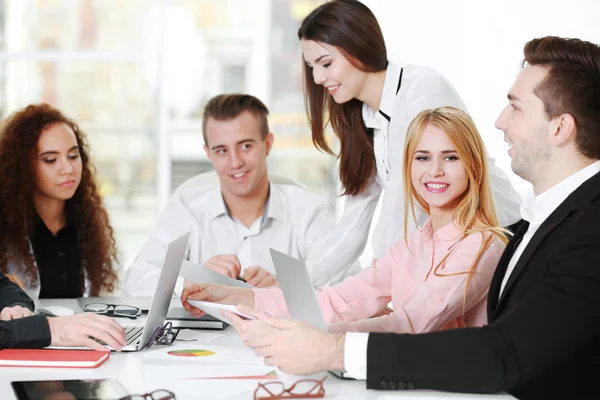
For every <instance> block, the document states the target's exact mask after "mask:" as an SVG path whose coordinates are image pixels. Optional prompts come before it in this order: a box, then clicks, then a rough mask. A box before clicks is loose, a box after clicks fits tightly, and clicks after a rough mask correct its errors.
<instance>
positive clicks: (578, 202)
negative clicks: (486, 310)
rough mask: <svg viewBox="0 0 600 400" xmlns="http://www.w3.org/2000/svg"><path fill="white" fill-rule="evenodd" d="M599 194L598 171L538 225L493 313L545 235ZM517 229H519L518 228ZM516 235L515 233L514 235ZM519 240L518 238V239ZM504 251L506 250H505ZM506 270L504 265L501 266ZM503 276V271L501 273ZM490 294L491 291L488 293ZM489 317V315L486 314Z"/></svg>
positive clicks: (498, 285)
mask: <svg viewBox="0 0 600 400" xmlns="http://www.w3.org/2000/svg"><path fill="white" fill-rule="evenodd" d="M599 194H600V173H597V174H596V175H594V176H593V177H591V178H590V179H588V180H587V181H585V182H584V183H583V184H582V185H581V186H579V188H577V189H576V190H575V191H574V192H573V193H571V194H570V195H569V196H568V197H567V198H566V199H565V201H563V202H562V203H561V204H560V205H559V206H558V208H557V209H556V210H554V212H553V213H552V214H550V216H549V217H548V218H547V219H546V220H545V221H544V222H543V223H542V225H540V227H539V229H538V230H537V231H536V233H535V234H534V235H533V237H532V238H531V241H530V242H529V243H528V244H527V247H526V248H525V250H524V251H523V253H522V254H521V257H519V260H518V261H517V264H516V265H515V268H514V269H513V271H512V273H511V275H510V277H509V278H508V281H507V282H506V286H505V287H504V290H503V291H502V295H501V296H500V299H499V300H498V302H497V303H496V305H495V307H494V308H493V310H494V314H495V313H497V311H498V310H499V309H500V306H501V305H502V302H503V301H504V300H505V299H506V297H507V296H508V294H509V292H510V290H511V288H512V287H513V285H514V284H515V282H516V281H517V279H518V278H519V276H520V275H521V274H522V273H523V271H524V269H525V267H526V266H527V264H528V263H529V260H530V259H531V257H533V255H534V254H535V253H536V251H537V250H538V248H539V247H540V245H541V244H542V242H543V241H544V239H545V238H546V236H548V235H549V234H550V232H552V231H553V230H554V229H555V228H556V227H557V226H558V225H559V224H560V223H561V222H563V221H564V220H565V219H567V217H569V216H570V215H571V214H572V213H573V212H576V211H577V210H579V209H582V208H583V207H585V206H586V205H587V204H589V203H590V202H592V201H594V200H595V199H596V198H597V197H598V196H599ZM519 230H521V229H520V228H519ZM524 234H525V232H522V235H521V236H520V239H522V238H523V235H524ZM515 236H516V235H515ZM514 240H515V242H516V239H514ZM519 242H520V240H519ZM517 245H518V243H517V244H516V245H515V246H514V249H513V250H512V252H511V255H512V254H513V253H514V250H515V249H516V248H517ZM505 253H506V252H505ZM502 261H505V262H506V265H508V262H510V258H508V260H504V255H503V257H502ZM503 267H504V270H505V271H506V266H503ZM501 275H502V277H504V273H502V274H501ZM494 278H497V275H494ZM494 284H495V287H494V293H495V297H496V298H498V292H499V290H500V286H501V284H502V278H499V279H498V280H497V281H495V282H494ZM490 295H491V293H490ZM488 319H489V316H488Z"/></svg>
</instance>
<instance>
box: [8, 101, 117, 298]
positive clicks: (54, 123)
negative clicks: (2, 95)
mask: <svg viewBox="0 0 600 400" xmlns="http://www.w3.org/2000/svg"><path fill="white" fill-rule="evenodd" d="M0 232H1V234H0V272H4V273H6V274H7V275H8V276H9V278H11V280H13V281H14V282H16V283H17V284H20V285H21V286H23V288H24V289H25V291H27V293H28V294H29V295H30V296H31V297H33V298H36V297H39V298H74V297H81V296H83V295H90V296H98V295H100V294H102V293H106V292H112V291H113V290H114V289H115V286H116V283H117V280H118V277H117V272H116V265H117V251H116V244H115V239H114V232H113V229H112V227H111V226H110V223H109V218H108V213H107V212H106V209H105V208H104V205H103V204H102V199H101V197H100V195H99V194H98V185H97V183H96V179H95V168H94V167H93V165H92V163H91V161H90V158H89V147H88V144H87V140H86V137H85V134H84V133H83V131H81V129H80V128H79V126H77V124H76V123H75V122H73V121H72V120H70V119H68V118H67V117H65V116H64V115H63V114H62V113H61V112H60V111H59V110H57V109H56V108H54V107H52V106H50V105H48V104H38V105H29V106H27V107H25V108H24V109H22V110H20V111H17V112H16V113H14V114H13V115H11V116H10V117H9V118H8V119H7V120H6V121H5V123H4V126H3V127H2V130H1V133H0Z"/></svg>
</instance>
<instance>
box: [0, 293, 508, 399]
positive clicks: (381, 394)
mask: <svg viewBox="0 0 600 400" xmlns="http://www.w3.org/2000/svg"><path fill="white" fill-rule="evenodd" d="M43 304H46V305H49V304H60V305H64V306H69V307H71V308H73V309H74V310H76V311H79V310H80V309H79V307H78V306H77V303H76V301H75V300H52V301H47V300H44V301H43ZM129 321H130V320H128V319H125V320H124V321H119V322H121V323H126V322H129ZM138 323H139V324H143V319H142V318H140V319H138V320H137V322H136V324H138ZM194 332H197V334H198V335H202V332H204V333H206V332H211V333H212V332H214V333H221V334H223V335H225V336H223V337H220V338H217V339H214V340H212V341H210V342H205V341H202V342H190V343H196V344H199V343H202V344H206V345H210V346H230V347H233V346H235V347H238V346H239V347H240V348H243V347H244V346H243V344H242V343H241V341H240V339H239V337H238V336H237V334H236V332H235V331H234V330H233V329H232V328H231V327H228V328H226V329H225V330H223V331H194ZM141 354H142V352H130V353H115V352H113V353H112V354H111V356H110V359H109V360H108V361H106V362H105V363H104V364H103V365H102V366H100V367H99V368H96V369H83V368H81V369H78V368H62V369H61V368H56V369H53V368H2V367H0V399H2V400H13V399H15V400H16V396H15V394H14V392H13V390H12V388H11V385H10V382H11V381H23V380H62V379H104V378H114V379H117V380H118V381H119V382H120V383H121V384H122V385H123V386H124V387H125V388H126V390H127V391H128V393H130V394H143V393H148V392H151V391H153V390H156V389H168V390H171V391H172V392H174V393H175V394H176V396H177V400H188V399H189V400H191V399H200V398H207V399H216V398H233V399H252V395H253V392H254V388H255V387H256V386H257V384H256V381H253V382H249V381H241V380H240V381H239V382H238V381H233V382H232V381H229V380H219V381H217V380H210V381H204V380H193V381H189V380H180V379H177V376H174V374H173V372H171V371H170V369H172V368H169V365H164V366H162V365H160V366H159V367H158V368H161V369H164V373H163V371H160V372H161V374H160V377H158V378H157V376H156V373H153V374H152V377H149V376H148V375H147V374H146V373H145V369H146V368H148V365H149V364H152V367H153V368H156V361H155V360H149V359H147V358H145V357H142V356H141ZM200 368H205V367H200ZM236 382H238V384H241V385H244V383H243V382H248V383H247V384H248V385H249V386H252V388H251V389H250V388H249V389H248V390H245V391H244V392H242V393H240V392H239V390H238V392H237V394H233V395H229V394H228V393H233V392H231V391H230V390H231V388H232V386H235V384H236ZM233 391H235V389H233ZM325 398H328V399H334V398H337V399H391V398H402V399H421V400H424V399H471V398H472V399H496V400H504V399H513V397H511V396H508V395H470V394H455V393H442V392H433V391H418V390H415V391H395V392H392V391H376V390H367V389H366V385H365V382H364V381H349V380H342V379H338V378H336V377H335V376H333V375H330V376H329V377H328V378H327V380H326V381H325Z"/></svg>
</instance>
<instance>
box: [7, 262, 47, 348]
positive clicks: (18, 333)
mask: <svg viewBox="0 0 600 400" xmlns="http://www.w3.org/2000/svg"><path fill="white" fill-rule="evenodd" d="M17 305H18V306H21V307H25V308H28V309H30V310H32V311H33V301H32V300H31V299H30V298H29V296H27V294H26V293H25V292H24V291H22V290H21V289H20V288H19V287H18V286H17V285H15V284H14V283H12V282H11V281H10V280H9V279H8V278H7V277H6V275H4V274H3V273H2V272H0V310H2V309H3V308H4V307H14V306H17ZM50 342H51V336H50V327H49V326H48V321H47V319H46V317H45V316H43V315H34V316H31V317H25V318H19V319H13V320H10V321H0V350H1V349H5V348H9V347H14V348H21V349H29V348H38V347H46V346H50Z"/></svg>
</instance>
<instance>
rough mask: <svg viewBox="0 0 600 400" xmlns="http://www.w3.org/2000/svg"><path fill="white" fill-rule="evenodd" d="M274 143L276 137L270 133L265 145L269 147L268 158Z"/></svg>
mask: <svg viewBox="0 0 600 400" xmlns="http://www.w3.org/2000/svg"><path fill="white" fill-rule="evenodd" d="M273 142H275V136H274V135H273V134H272V133H271V132H269V134H268V135H267V138H266V139H265V143H266V145H267V156H268V155H269V153H270V152H271V149H272V148H273Z"/></svg>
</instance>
